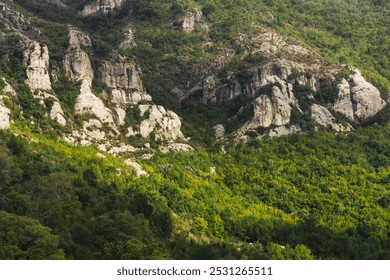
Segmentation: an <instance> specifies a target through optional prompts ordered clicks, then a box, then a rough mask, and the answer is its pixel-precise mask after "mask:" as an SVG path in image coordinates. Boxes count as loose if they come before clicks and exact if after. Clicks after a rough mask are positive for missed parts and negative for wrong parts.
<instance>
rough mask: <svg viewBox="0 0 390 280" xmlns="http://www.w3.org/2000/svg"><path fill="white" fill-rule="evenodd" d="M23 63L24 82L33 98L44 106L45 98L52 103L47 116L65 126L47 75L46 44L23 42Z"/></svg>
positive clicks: (47, 55)
mask: <svg viewBox="0 0 390 280" xmlns="http://www.w3.org/2000/svg"><path fill="white" fill-rule="evenodd" d="M23 62H24V64H25V65H26V67H27V70H26V75H27V80H26V81H25V82H26V84H27V85H28V86H29V87H30V90H31V92H32V94H33V96H34V98H36V99H38V100H39V103H40V104H41V105H42V106H43V107H45V108H46V105H45V100H48V101H50V102H51V103H52V106H51V108H46V109H50V111H49V113H48V116H49V117H50V118H51V119H54V120H57V122H58V123H59V124H60V125H62V126H65V125H66V119H65V117H64V112H63V110H62V108H61V105H60V102H59V100H58V98H57V97H56V96H55V95H53V94H52V93H50V92H52V88H51V81H50V76H49V50H48V48H47V46H45V45H41V44H40V43H38V42H36V41H27V42H25V50H24V59H23Z"/></svg>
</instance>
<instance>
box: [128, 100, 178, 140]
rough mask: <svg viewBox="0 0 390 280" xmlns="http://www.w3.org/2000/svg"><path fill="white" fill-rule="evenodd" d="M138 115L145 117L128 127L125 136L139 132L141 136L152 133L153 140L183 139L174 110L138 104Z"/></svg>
mask: <svg viewBox="0 0 390 280" xmlns="http://www.w3.org/2000/svg"><path fill="white" fill-rule="evenodd" d="M139 109H140V115H141V117H144V118H145V119H144V120H143V121H141V123H140V124H139V125H137V126H132V127H129V128H128V133H127V135H126V136H132V135H137V134H140V135H141V136H142V137H143V138H149V137H150V136H152V134H153V135H154V138H155V139H153V140H183V139H184V136H183V134H182V133H181V131H180V129H181V122H180V119H179V117H178V115H176V114H175V113H174V112H172V111H169V110H165V108H164V107H162V106H157V105H139Z"/></svg>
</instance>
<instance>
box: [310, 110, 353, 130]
mask: <svg viewBox="0 0 390 280" xmlns="http://www.w3.org/2000/svg"><path fill="white" fill-rule="evenodd" d="M310 111H311V117H312V119H313V120H314V121H315V122H316V123H317V124H319V125H320V126H324V127H331V128H332V129H333V130H335V131H338V132H348V131H351V130H352V127H351V125H349V124H339V123H337V120H336V118H335V117H334V116H333V115H332V114H331V113H330V112H329V110H328V109H326V108H325V107H323V106H321V105H318V104H313V105H312V106H311V107H310Z"/></svg>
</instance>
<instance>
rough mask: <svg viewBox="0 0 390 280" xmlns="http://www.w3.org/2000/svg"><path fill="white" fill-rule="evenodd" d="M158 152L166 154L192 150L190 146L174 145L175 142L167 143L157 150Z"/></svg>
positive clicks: (183, 144)
mask: <svg viewBox="0 0 390 280" xmlns="http://www.w3.org/2000/svg"><path fill="white" fill-rule="evenodd" d="M159 150H160V152H162V153H164V154H166V153H170V152H185V153H189V152H193V151H194V148H192V147H191V146H190V145H188V144H185V143H175V142H168V143H167V144H165V145H163V146H161V147H160V148H159Z"/></svg>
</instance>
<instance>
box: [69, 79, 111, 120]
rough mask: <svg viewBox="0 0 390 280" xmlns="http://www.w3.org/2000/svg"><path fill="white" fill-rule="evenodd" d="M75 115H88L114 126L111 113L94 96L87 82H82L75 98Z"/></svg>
mask: <svg viewBox="0 0 390 280" xmlns="http://www.w3.org/2000/svg"><path fill="white" fill-rule="evenodd" d="M75 110H76V113H80V114H85V113H90V114H93V115H95V116H96V117H97V118H98V119H99V120H100V121H101V122H103V123H109V124H110V125H114V119H113V117H112V114H111V111H110V110H109V109H108V108H107V107H106V106H105V105H104V103H103V101H102V100H101V99H100V98H98V97H97V96H96V95H94V94H93V93H92V91H91V87H90V85H89V83H88V81H87V80H83V82H82V84H81V88H80V95H79V96H78V97H77V100H76V106H75Z"/></svg>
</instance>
